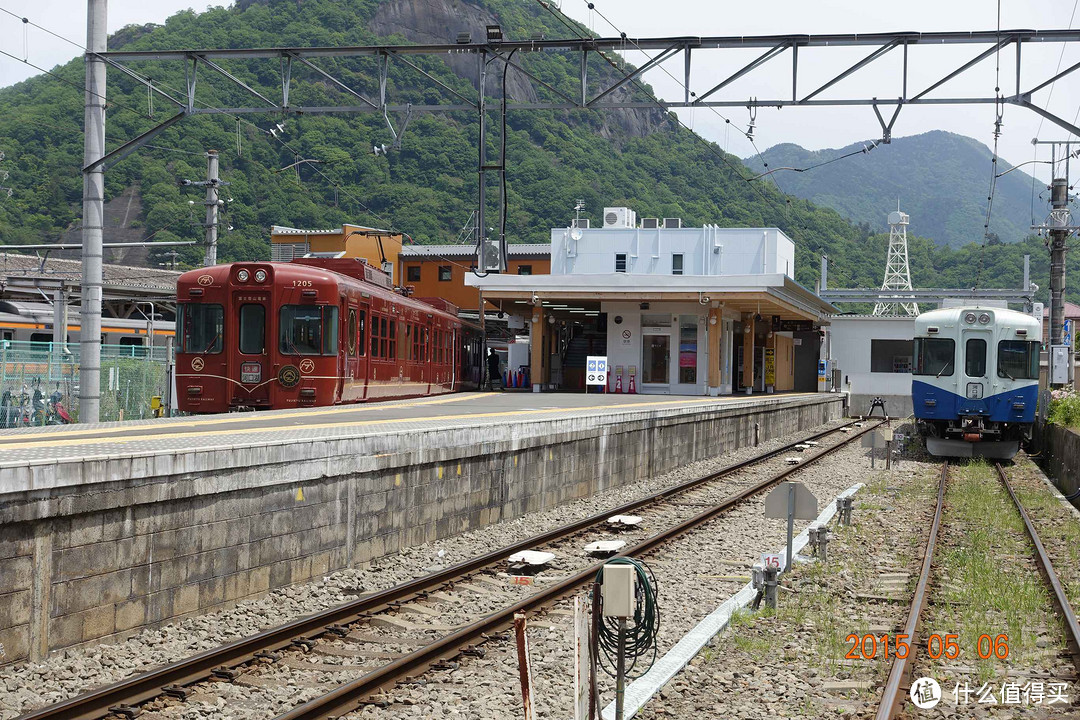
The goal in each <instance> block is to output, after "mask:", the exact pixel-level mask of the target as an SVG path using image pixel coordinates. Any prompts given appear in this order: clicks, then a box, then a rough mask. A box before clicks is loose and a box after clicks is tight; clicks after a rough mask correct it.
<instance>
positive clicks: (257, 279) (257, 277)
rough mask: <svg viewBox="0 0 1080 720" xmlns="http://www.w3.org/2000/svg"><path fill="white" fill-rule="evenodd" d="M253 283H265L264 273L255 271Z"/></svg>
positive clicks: (263, 271)
mask: <svg viewBox="0 0 1080 720" xmlns="http://www.w3.org/2000/svg"><path fill="white" fill-rule="evenodd" d="M255 282H257V283H261V282H266V271H265V270H256V271H255Z"/></svg>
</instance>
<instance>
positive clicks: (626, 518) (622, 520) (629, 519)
mask: <svg viewBox="0 0 1080 720" xmlns="http://www.w3.org/2000/svg"><path fill="white" fill-rule="evenodd" d="M607 521H608V522H609V523H611V524H612V525H640V524H641V517H640V516H639V515H612V516H611V517H609V518H608V519H607Z"/></svg>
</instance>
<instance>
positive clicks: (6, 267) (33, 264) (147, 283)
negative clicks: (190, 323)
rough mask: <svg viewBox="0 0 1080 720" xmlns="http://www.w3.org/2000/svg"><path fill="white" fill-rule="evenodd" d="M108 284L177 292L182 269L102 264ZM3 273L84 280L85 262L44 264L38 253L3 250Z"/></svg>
mask: <svg viewBox="0 0 1080 720" xmlns="http://www.w3.org/2000/svg"><path fill="white" fill-rule="evenodd" d="M102 274H103V279H104V282H105V284H106V285H112V286H118V287H130V288H140V289H151V290H161V291H163V292H168V293H175V292H176V280H177V278H179V277H180V272H179V271H176V270H160V269H157V268H145V267H134V266H130V265H108V264H105V265H102ZM0 276H5V277H11V276H17V277H40V278H51V279H58V280H59V279H63V280H74V281H80V280H82V262H81V261H79V260H62V259H59V258H49V259H48V260H46V261H45V263H44V267H42V262H41V258H39V257H37V256H35V255H19V254H15V253H0Z"/></svg>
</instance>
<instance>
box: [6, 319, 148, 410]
mask: <svg viewBox="0 0 1080 720" xmlns="http://www.w3.org/2000/svg"><path fill="white" fill-rule="evenodd" d="M168 365H169V358H168V356H167V350H166V348H164V347H154V348H146V347H141V346H137V345H102V346H101V420H102V421H109V420H138V419H141V418H148V417H153V411H152V410H151V406H150V403H151V398H153V397H155V396H157V397H162V398H163V397H165V396H166V384H167V377H168V376H167V368H168ZM65 415H66V416H67V419H68V420H70V421H71V422H78V419H79V346H78V345H75V344H70V343H69V344H66V345H59V344H54V343H41V342H16V341H10V340H8V341H3V342H0V427H22V426H25V425H49V424H61V423H64V422H66V421H68V420H66V419H65Z"/></svg>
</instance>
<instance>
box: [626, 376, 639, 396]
mask: <svg viewBox="0 0 1080 720" xmlns="http://www.w3.org/2000/svg"><path fill="white" fill-rule="evenodd" d="M634 377H635V376H634V375H631V376H630V389H629V390H627V393H628V394H630V395H637V385H635V384H634Z"/></svg>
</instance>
